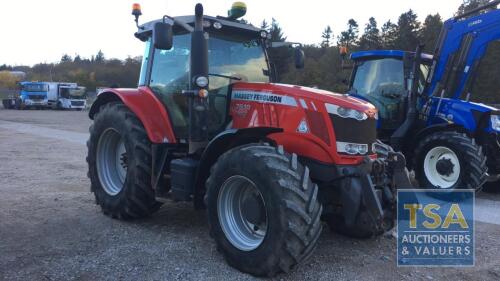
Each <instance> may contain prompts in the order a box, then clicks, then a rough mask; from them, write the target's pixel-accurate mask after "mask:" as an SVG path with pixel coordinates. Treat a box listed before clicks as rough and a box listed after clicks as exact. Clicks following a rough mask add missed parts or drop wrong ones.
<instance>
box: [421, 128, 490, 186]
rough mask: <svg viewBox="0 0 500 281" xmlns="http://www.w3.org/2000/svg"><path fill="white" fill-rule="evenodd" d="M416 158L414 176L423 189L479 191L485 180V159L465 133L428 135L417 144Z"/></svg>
mask: <svg viewBox="0 0 500 281" xmlns="http://www.w3.org/2000/svg"><path fill="white" fill-rule="evenodd" d="M415 155H416V157H415V166H414V167H415V175H416V178H417V180H418V182H419V184H420V186H421V187H423V188H427V189H437V190H454V189H473V190H479V189H480V188H481V187H482V185H483V184H484V183H485V181H486V176H487V173H486V172H487V170H488V168H487V166H486V157H485V155H484V153H483V150H482V148H481V147H480V146H479V145H478V144H476V142H475V141H474V139H471V138H469V137H468V136H467V135H466V134H461V133H458V132H438V133H434V134H431V135H429V136H427V137H425V138H424V139H423V140H422V141H421V142H420V143H419V145H418V147H417V149H416V150H415Z"/></svg>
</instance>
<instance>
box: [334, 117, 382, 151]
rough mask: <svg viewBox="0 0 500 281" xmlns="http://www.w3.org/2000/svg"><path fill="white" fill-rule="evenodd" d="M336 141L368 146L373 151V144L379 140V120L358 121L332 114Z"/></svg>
mask: <svg viewBox="0 0 500 281" xmlns="http://www.w3.org/2000/svg"><path fill="white" fill-rule="evenodd" d="M330 119H331V121H332V125H333V130H334V131H335V137H336V141H341V142H349V143H357V144H368V147H369V150H370V151H371V150H372V144H373V143H374V142H375V141H376V140H377V120H375V119H373V118H369V119H367V120H363V121H358V120H356V119H352V118H342V117H340V116H337V115H334V114H330Z"/></svg>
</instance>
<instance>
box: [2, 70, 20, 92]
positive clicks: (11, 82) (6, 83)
mask: <svg viewBox="0 0 500 281" xmlns="http://www.w3.org/2000/svg"><path fill="white" fill-rule="evenodd" d="M17 82H19V78H17V77H16V76H14V75H12V74H11V73H10V72H9V71H0V89H9V90H13V89H15V88H16V85H17Z"/></svg>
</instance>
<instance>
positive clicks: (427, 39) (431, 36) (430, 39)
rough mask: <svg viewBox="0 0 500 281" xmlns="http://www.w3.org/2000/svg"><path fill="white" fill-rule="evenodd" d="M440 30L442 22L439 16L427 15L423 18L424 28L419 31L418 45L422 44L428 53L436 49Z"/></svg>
mask: <svg viewBox="0 0 500 281" xmlns="http://www.w3.org/2000/svg"><path fill="white" fill-rule="evenodd" d="M442 28H443V20H442V19H441V16H440V15H439V14H435V15H428V16H427V18H425V22H424V26H423V28H422V31H421V36H420V43H421V44H424V45H425V47H426V49H427V50H428V51H432V50H434V48H435V47H436V45H437V40H438V38H439V34H440V33H441V29H442Z"/></svg>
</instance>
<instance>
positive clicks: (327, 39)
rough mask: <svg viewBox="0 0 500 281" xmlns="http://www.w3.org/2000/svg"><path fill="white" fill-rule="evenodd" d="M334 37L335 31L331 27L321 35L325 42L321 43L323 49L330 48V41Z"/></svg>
mask: <svg viewBox="0 0 500 281" xmlns="http://www.w3.org/2000/svg"><path fill="white" fill-rule="evenodd" d="M332 37H333V31H332V28H331V27H330V26H327V27H326V28H325V30H324V31H323V33H322V34H321V38H323V41H322V42H321V47H323V48H325V47H330V41H331V39H332Z"/></svg>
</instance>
